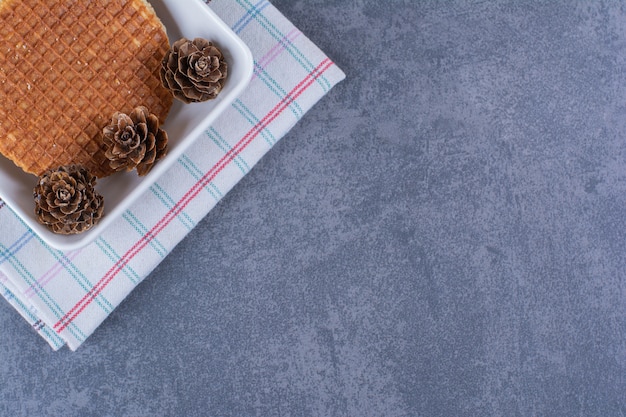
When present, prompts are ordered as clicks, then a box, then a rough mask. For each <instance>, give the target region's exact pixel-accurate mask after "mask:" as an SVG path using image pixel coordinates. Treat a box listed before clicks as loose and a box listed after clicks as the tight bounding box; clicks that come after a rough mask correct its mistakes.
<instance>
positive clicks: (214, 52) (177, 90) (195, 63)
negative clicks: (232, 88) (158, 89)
mask: <svg viewBox="0 0 626 417" xmlns="http://www.w3.org/2000/svg"><path fill="white" fill-rule="evenodd" d="M227 74H228V65H227V64H226V61H224V57H223V55H222V51H220V50H219V48H217V46H215V45H213V44H212V43H211V42H209V41H207V40H206V39H202V38H196V39H194V40H193V41H190V40H188V39H187V38H182V39H180V40H178V41H176V42H174V44H173V45H172V47H171V48H170V50H169V51H168V52H167V53H166V54H165V56H164V57H163V62H162V64H161V81H162V82H163V86H165V88H167V89H169V90H170V91H171V92H172V93H173V94H174V97H176V98H177V99H179V100H181V101H182V102H184V103H192V102H199V101H207V100H210V99H214V98H215V97H217V95H218V94H219V92H220V91H221V90H222V87H223V86H224V80H225V79H226V76H227Z"/></svg>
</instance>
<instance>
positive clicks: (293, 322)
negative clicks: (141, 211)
mask: <svg viewBox="0 0 626 417" xmlns="http://www.w3.org/2000/svg"><path fill="white" fill-rule="evenodd" d="M274 4H275V5H276V6H277V7H278V8H279V9H280V10H282V11H283V12H284V13H285V14H286V15H287V17H289V18H290V19H291V20H292V21H293V22H294V23H295V24H296V25H297V26H299V27H300V28H301V29H302V30H303V31H304V32H305V34H307V35H308V36H309V37H310V38H311V39H312V40H313V41H314V42H316V43H317V44H318V45H319V46H320V47H321V48H322V49H323V50H324V51H326V52H327V53H328V55H329V56H330V57H331V58H332V59H333V60H335V61H336V62H337V64H338V65H339V66H340V67H341V68H342V69H343V70H344V71H345V72H346V74H347V77H348V78H347V79H346V81H344V82H343V83H341V84H340V85H339V86H337V87H336V88H335V89H334V90H333V91H331V93H330V94H329V95H328V96H327V97H326V98H324V99H323V100H322V101H321V102H320V103H319V104H318V105H317V106H316V107H315V108H314V109H313V110H312V111H311V112H310V113H308V114H307V115H306V116H305V118H304V119H303V120H302V121H301V122H300V123H299V124H298V125H297V126H296V127H295V128H294V129H293V130H292V131H291V132H290V134H289V135H288V136H286V137H285V138H284V139H283V140H282V141H281V142H279V144H277V145H276V147H275V149H273V150H272V151H271V152H270V153H269V154H268V155H267V156H266V157H265V158H264V159H263V160H262V161H261V162H260V163H259V165H257V167H255V168H254V169H253V171H252V172H251V173H250V174H249V175H248V176H247V177H245V178H244V180H243V181H242V182H241V183H240V184H239V185H238V186H237V187H236V188H235V189H234V190H233V191H232V192H231V193H230V194H228V195H227V196H226V198H225V199H224V200H223V201H222V202H221V203H220V204H219V205H218V206H217V207H216V209H214V210H213V211H212V212H211V213H210V214H209V216H208V217H207V218H206V219H205V220H204V221H203V222H202V223H201V224H200V225H199V226H198V227H197V228H196V229H195V230H194V231H193V232H192V233H191V234H190V235H189V237H188V238H187V239H186V240H185V241H183V242H182V243H181V244H180V245H179V246H178V247H177V248H176V249H175V250H174V252H173V253H172V254H171V255H170V256H169V257H168V258H167V259H166V260H165V261H164V262H163V263H162V264H161V265H160V266H159V268H158V269H157V270H156V271H155V272H154V273H153V274H152V275H151V276H150V277H148V278H147V280H146V281H144V282H143V283H142V284H141V285H140V286H139V287H138V288H137V290H136V291H134V292H133V293H132V294H131V295H130V296H129V297H128V299H127V300H126V301H125V302H124V303H123V304H122V305H121V306H120V308H118V309H117V310H116V311H115V312H114V313H113V314H112V316H111V317H110V318H109V319H108V320H107V321H106V322H105V323H104V324H103V325H102V326H101V328H99V329H98V331H97V332H96V333H95V334H94V335H93V336H92V337H91V338H90V339H89V340H88V341H87V343H85V345H84V346H83V347H81V348H80V349H79V350H78V351H77V352H75V353H71V352H69V351H68V350H62V351H60V352H57V353H53V352H51V351H50V349H49V348H48V346H47V345H46V344H45V342H43V341H42V340H39V338H38V336H37V335H35V333H34V332H33V331H31V330H30V329H29V328H28V326H27V325H25V323H24V322H23V321H22V319H21V318H20V317H19V316H18V315H17V313H15V312H14V311H13V310H12V309H11V307H10V306H9V305H8V304H7V303H0V335H1V337H0V415H1V416H61V415H62V416H364V417H365V416H385V417H394V416H425V417H431V416H568V417H569V416H602V417H609V416H624V415H626V400H625V396H624V393H625V392H626V337H625V336H626V331H625V329H626V316H625V312H626V302H625V300H626V298H625V292H626V291H625V285H624V277H625V275H626V66H625V65H626V10H625V4H624V3H623V2H613V1H606V2H602V1H593V2H592V1H589V2H586V1H580V2H572V1H552V0H551V1H533V2H530V1H488V2H485V1H413V0H405V1H402V0H394V1H390V2H382V1H373V0H349V1H346V0H341V1H340V0H307V1H304V0H276V1H274Z"/></svg>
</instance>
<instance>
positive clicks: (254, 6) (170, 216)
mask: <svg viewBox="0 0 626 417" xmlns="http://www.w3.org/2000/svg"><path fill="white" fill-rule="evenodd" d="M210 7H211V8H212V9H213V10H214V11H215V12H216V13H217V14H218V15H219V16H220V17H221V18H222V19H223V20H224V21H225V22H226V23H227V24H229V25H230V26H231V27H232V29H233V30H234V31H235V32H236V33H237V34H238V35H239V36H240V37H241V38H242V39H243V41H244V42H245V43H246V44H247V45H248V46H249V48H250V50H251V51H252V54H253V56H254V75H253V78H252V81H251V82H250V85H249V86H248V88H247V89H246V91H245V92H244V93H243V94H242V95H241V96H240V97H239V98H238V99H236V100H235V101H234V102H233V104H232V106H231V107H230V108H229V109H228V110H227V111H226V112H224V113H223V114H222V116H221V117H220V118H219V119H218V120H217V121H216V122H215V123H214V124H213V125H212V126H211V127H210V128H209V129H208V130H207V131H206V132H205V133H204V135H203V137H202V138H200V139H199V140H198V141H197V142H196V143H195V144H194V145H193V146H192V147H191V148H190V149H189V150H188V151H187V152H186V153H185V154H184V155H182V156H181V157H180V159H179V160H178V163H177V164H175V165H174V167H173V168H172V169H171V171H170V172H169V173H168V175H166V176H164V178H162V179H161V180H159V181H158V182H157V183H156V184H155V185H154V186H153V187H152V188H151V189H150V190H149V191H148V192H147V193H146V195H145V197H144V198H142V199H141V200H140V201H138V202H137V203H136V204H135V205H134V206H132V207H131V208H130V209H129V210H127V211H126V212H125V213H124V215H123V216H122V217H121V218H120V219H119V220H118V221H117V222H116V223H114V224H113V225H111V226H110V227H109V228H107V229H106V230H105V231H104V233H103V234H102V235H101V236H100V237H99V238H98V239H97V240H96V241H94V242H93V243H92V244H90V245H89V246H87V247H85V248H83V249H80V250H76V251H72V252H61V251H58V250H55V249H52V248H50V247H48V246H47V245H46V244H44V243H43V242H42V241H41V240H40V239H39V238H38V237H37V236H36V235H34V234H33V233H32V232H31V231H30V230H29V229H28V228H27V227H26V226H25V225H24V224H23V223H22V221H21V220H20V219H19V218H18V217H17V216H16V215H15V214H14V213H13V212H12V211H11V210H10V209H9V208H8V207H7V206H6V205H5V204H4V203H3V202H2V201H0V230H1V231H2V232H1V233H0V292H2V295H3V296H4V298H5V299H6V300H7V301H8V302H9V303H11V305H13V306H14V307H15V309H16V310H17V311H18V312H19V313H20V314H21V315H22V316H23V317H24V318H25V319H26V320H27V321H28V323H30V325H31V326H32V327H33V328H34V329H35V331H36V332H37V333H39V334H40V335H41V336H42V337H43V338H44V339H45V340H46V341H47V342H48V343H49V344H50V345H51V346H52V347H53V348H54V349H55V350H56V349H59V348H60V347H61V346H63V345H65V344H67V345H68V346H69V348H70V349H72V350H75V349H76V348H78V347H79V346H80V345H81V344H82V343H83V342H84V341H85V340H86V339H87V338H88V337H89V335H90V334H92V333H93V331H94V330H95V329H96V328H97V327H98V326H99V325H100V323H102V321H103V320H104V319H106V317H107V316H108V315H109V314H111V312H112V311H113V309H115V307H117V306H118V305H119V303H120V302H121V301H122V300H123V299H124V298H125V297H126V296H127V295H128V294H129V293H130V292H131V291H132V290H133V289H134V288H135V287H136V286H137V284H139V283H140V282H141V281H142V280H143V279H144V278H145V277H146V276H147V275H148V274H149V273H150V272H151V271H152V270H153V269H154V268H155V267H156V266H157V265H158V264H159V262H160V261H161V260H162V259H163V258H165V256H167V254H168V253H169V252H170V251H171V250H172V249H173V248H174V246H175V245H176V244H177V243H178V242H180V241H181V240H182V239H183V238H184V237H185V235H186V234H187V233H189V231H190V230H191V229H193V228H194V227H195V225H196V224H197V223H198V222H199V221H200V220H201V219H202V218H203V217H204V216H205V215H206V214H207V213H208V212H209V210H211V208H213V207H214V206H215V204H216V203H217V202H218V201H219V200H220V199H221V198H222V197H223V196H224V194H226V193H227V192H228V191H229V190H230V189H231V188H232V187H233V186H234V185H235V184H236V183H237V182H238V181H239V180H240V179H241V178H242V177H243V176H244V175H246V173H248V172H249V171H250V169H251V168H252V167H253V166H254V165H255V164H256V163H257V162H258V161H259V159H260V158H261V157H262V156H263V155H264V154H265V153H266V152H267V151H269V150H270V149H271V148H272V146H273V145H274V144H275V143H276V142H277V141H278V140H279V139H280V138H281V137H282V136H283V135H284V134H285V133H286V132H287V131H289V129H290V128H291V127H292V126H293V125H294V124H295V123H296V122H297V121H298V120H299V119H300V118H301V117H302V116H303V115H304V114H305V113H306V112H307V111H308V110H309V109H310V108H311V107H312V106H313V105H314V104H315V103H316V102H317V101H318V100H319V99H320V98H321V97H323V96H324V95H325V94H326V93H328V92H329V90H330V89H331V88H332V87H333V86H334V85H335V84H337V83H338V82H339V81H341V80H342V79H343V78H344V74H343V72H342V71H341V70H340V69H339V68H338V67H337V66H336V65H334V64H333V62H332V61H331V60H330V59H328V57H327V56H325V55H324V53H323V52H322V51H320V50H319V49H318V48H317V47H316V46H315V45H314V44H313V43H312V42H311V41H310V40H308V39H307V38H306V37H305V36H304V35H303V34H302V33H301V32H300V31H299V30H298V29H297V28H296V27H294V26H293V25H292V24H291V23H290V22H289V21H288V20H287V19H286V18H285V17H284V16H283V15H282V14H280V12H278V10H276V8H274V6H273V5H272V4H270V3H269V2H268V1H267V0H260V1H258V0H213V1H211V3H210ZM0 186H1V185H0Z"/></svg>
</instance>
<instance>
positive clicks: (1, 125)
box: [0, 0, 172, 177]
mask: <svg viewBox="0 0 626 417" xmlns="http://www.w3.org/2000/svg"><path fill="white" fill-rule="evenodd" d="M168 49H169V40H168V38H167V35H166V33H165V28H164V27H163V25H162V23H161V22H160V20H159V19H158V17H157V16H156V15H155V14H154V11H153V10H152V7H151V6H150V5H149V4H147V3H146V2H145V1H143V0H92V1H89V2H76V1H74V0H4V1H0V93H1V94H0V152H1V153H2V154H4V155H5V156H7V157H8V158H10V159H11V160H13V162H15V164H16V165H18V166H19V167H21V168H22V169H23V170H24V171H26V172H30V173H33V174H35V175H41V174H42V173H43V172H44V171H45V170H46V169H49V168H56V167H58V166H61V165H68V164H73V163H77V164H82V165H84V166H85V167H86V168H87V169H88V170H89V171H90V172H92V173H93V174H94V175H96V176H98V177H104V176H107V175H110V174H111V173H112V172H113V171H112V170H111V169H110V167H109V166H108V160H107V159H106V156H105V155H104V151H105V150H104V145H103V142H102V128H103V127H104V126H105V125H107V124H108V123H109V122H110V120H111V119H110V118H111V116H112V115H113V113H115V112H116V111H122V112H125V113H129V112H130V111H131V110H132V109H133V108H134V107H136V106H139V105H143V106H146V107H147V108H148V109H149V110H150V112H151V113H154V114H156V115H157V116H158V117H159V119H160V121H161V123H163V122H164V121H165V118H166V117H167V113H168V112H169V109H170V107H171V105H172V96H171V94H170V92H169V91H167V90H166V89H165V88H163V86H162V85H161V82H160V78H159V68H160V63H161V59H162V57H163V56H164V55H165V53H166V52H167V50H168Z"/></svg>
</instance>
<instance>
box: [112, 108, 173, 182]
mask: <svg viewBox="0 0 626 417" xmlns="http://www.w3.org/2000/svg"><path fill="white" fill-rule="evenodd" d="M102 133H103V135H104V140H103V141H104V144H105V145H106V147H107V150H106V153H105V155H106V157H107V158H108V159H109V165H110V166H111V168H113V169H114V170H115V171H131V170H133V169H134V168H137V174H139V175H140V176H143V175H146V174H147V173H148V172H150V170H151V169H152V167H153V166H154V164H155V163H156V162H157V161H158V160H159V159H161V158H162V157H163V156H165V154H166V153H167V133H166V132H165V131H164V130H163V129H161V128H159V118H158V117H157V116H155V115H154V114H151V113H150V112H149V111H148V109H147V108H145V107H143V106H139V107H136V108H135V109H134V110H133V111H132V112H131V113H130V115H126V114H124V113H120V112H116V113H115V114H114V115H113V117H112V118H111V124H110V125H108V126H105V127H104V129H102Z"/></svg>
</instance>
